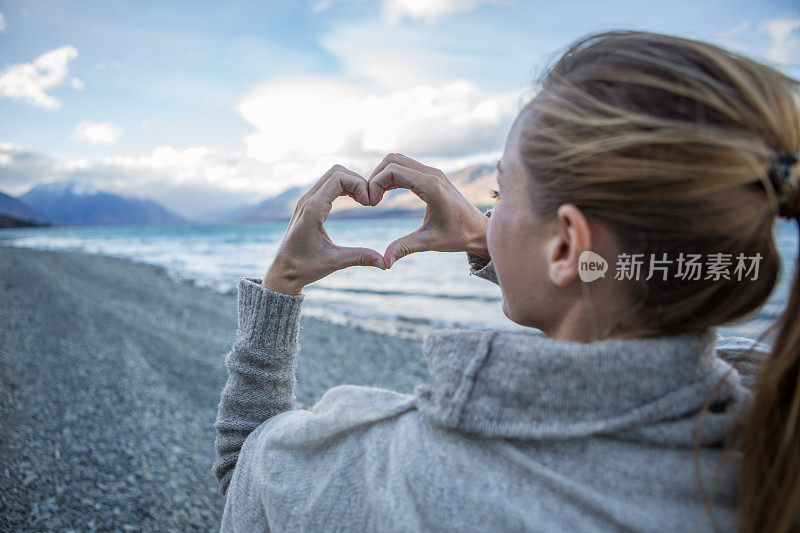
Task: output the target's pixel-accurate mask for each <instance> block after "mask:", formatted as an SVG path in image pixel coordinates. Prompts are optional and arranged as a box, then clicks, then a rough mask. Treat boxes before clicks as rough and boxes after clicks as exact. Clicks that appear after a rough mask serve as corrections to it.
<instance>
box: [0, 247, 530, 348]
mask: <svg viewBox="0 0 800 533" xmlns="http://www.w3.org/2000/svg"><path fill="white" fill-rule="evenodd" d="M13 240H14V239H12V238H7V237H6V238H4V237H3V236H2V233H1V232H0V249H2V248H22V249H28V250H38V251H42V252H54V253H71V254H86V255H91V256H100V257H106V258H112V259H116V260H122V261H128V262H130V263H131V264H133V265H141V266H145V267H148V268H155V269H156V270H157V271H159V272H160V273H162V274H163V275H164V276H166V277H167V278H169V279H171V280H172V281H174V282H176V283H180V284H185V285H188V286H191V287H195V288H198V289H201V290H206V291H209V292H210V293H213V294H218V295H225V296H232V297H234V298H235V297H236V295H237V289H236V287H235V284H234V287H231V288H229V289H227V290H217V289H215V288H214V287H213V286H212V285H209V284H207V283H203V282H201V281H199V280H196V279H194V278H191V277H188V276H182V275H180V274H177V273H174V272H171V271H170V270H169V269H168V268H167V267H166V266H163V265H158V264H154V263H149V262H146V261H142V260H139V259H136V258H134V257H130V256H124V255H118V254H111V253H103V252H94V251H88V250H83V249H80V248H74V249H73V248H40V247H37V246H14V245H9V244H6V243H7V242H13ZM243 275H244V274H243ZM464 275H465V276H468V275H469V270H468V266H467V263H466V260H465V261H464ZM311 287H313V286H311ZM320 290H322V291H326V292H336V290H332V289H329V288H327V287H313V288H312V291H314V292H316V291H320ZM345 292H353V291H345ZM307 294H308V293H307ZM308 296H309V297H308V298H306V300H305V301H304V305H303V314H304V316H309V317H314V318H317V319H319V320H324V321H326V322H330V323H334V324H337V325H339V326H345V327H361V328H363V329H366V330H369V331H372V332H375V333H384V334H390V335H393V336H398V337H402V338H405V339H409V340H415V341H419V342H422V341H423V340H424V338H425V336H426V335H427V334H428V333H429V332H431V331H433V330H437V329H449V328H459V329H485V328H486V327H487V324H485V323H481V322H464V321H458V320H447V319H444V318H428V317H415V316H404V315H402V314H399V313H398V314H395V313H386V312H376V311H374V310H370V311H368V312H365V311H364V310H363V309H361V308H359V307H357V306H355V305H352V304H350V303H349V302H346V303H345V302H331V301H327V300H324V299H320V298H314V297H313V295H311V294H308ZM471 299H480V297H476V298H471ZM491 327H492V328H494V329H499V330H503V331H510V332H514V331H519V330H520V329H529V328H522V326H518V325H516V324H514V323H512V322H511V321H508V324H507V325H503V324H499V325H498V324H492V325H491Z"/></svg>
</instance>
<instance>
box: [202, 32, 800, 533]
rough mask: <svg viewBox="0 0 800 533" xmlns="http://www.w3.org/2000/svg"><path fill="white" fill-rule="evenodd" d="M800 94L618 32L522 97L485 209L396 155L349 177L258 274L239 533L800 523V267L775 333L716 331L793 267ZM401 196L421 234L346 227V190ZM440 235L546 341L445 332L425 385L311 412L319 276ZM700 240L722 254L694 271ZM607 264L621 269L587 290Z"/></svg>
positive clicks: (235, 450) (245, 296)
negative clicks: (336, 237)
mask: <svg viewBox="0 0 800 533" xmlns="http://www.w3.org/2000/svg"><path fill="white" fill-rule="evenodd" d="M797 97H798V82H797V81H796V80H793V79H791V78H788V77H786V76H784V75H782V74H780V73H779V72H777V71H775V70H773V69H771V68H769V67H766V66H764V65H761V64H759V63H756V62H754V61H752V60H750V59H747V58H744V57H742V56H739V55H736V54H733V53H731V52H728V51H726V50H723V49H721V48H718V47H716V46H712V45H710V44H705V43H701V42H697V41H692V40H686V39H681V38H677V37H672V36H667V35H660V34H653V33H645V32H634V31H617V32H607V33H602V34H596V35H591V36H589V37H587V38H584V39H582V40H580V41H578V42H576V43H575V44H573V45H572V46H571V47H570V48H569V49H568V50H567V52H566V53H564V54H563V56H562V57H561V58H560V59H559V60H558V61H557V62H556V64H555V65H554V66H553V67H552V68H550V69H549V71H548V72H547V73H546V76H545V77H544V79H543V81H542V83H541V88H540V90H539V92H538V93H537V95H536V96H535V98H533V99H532V100H531V101H530V103H528V104H527V105H526V106H525V107H524V109H523V110H522V111H521V112H520V114H519V116H518V117H517V119H516V121H515V122H514V125H513V126H512V128H511V131H510V132H509V136H508V140H507V143H506V146H505V151H504V153H503V156H502V159H501V161H500V162H499V165H498V168H499V174H498V184H499V194H498V196H499V200H498V202H497V204H496V205H495V206H494V207H493V208H492V210H491V211H490V212H487V213H486V215H487V216H488V217H485V216H483V214H482V213H481V212H480V211H478V210H477V209H476V208H474V207H473V206H472V205H471V204H470V203H469V202H468V201H466V200H465V199H464V198H463V197H462V196H461V195H460V194H459V193H458V191H457V190H456V189H455V188H454V187H453V185H452V184H451V183H450V182H449V181H448V179H447V178H446V176H445V175H444V174H443V173H442V172H440V171H438V170H436V169H433V168H430V167H427V166H425V165H422V164H420V163H418V162H416V161H414V160H412V159H409V158H407V157H404V156H401V155H397V154H392V155H390V156H388V157H387V158H386V159H385V160H384V161H383V162H382V163H381V164H380V165H379V166H378V167H377V168H376V169H375V171H374V172H373V173H372V175H371V176H370V178H369V179H368V180H366V179H364V178H362V177H361V176H359V175H357V174H356V173H353V172H350V171H349V170H347V169H344V168H342V167H338V166H337V167H334V168H333V169H331V171H329V172H328V173H327V174H326V175H325V176H323V177H322V178H321V179H320V180H319V181H318V182H317V183H316V184H315V185H314V187H312V188H311V190H309V191H308V192H307V193H306V194H305V196H303V198H301V199H300V201H299V202H298V205H297V209H296V211H295V213H294V216H293V217H292V220H291V222H290V223H289V228H288V230H287V232H286V235H285V237H284V240H283V242H282V244H281V247H280V249H279V251H278V253H277V255H276V257H275V259H274V261H273V262H272V264H271V265H270V267H269V269H268V271H267V273H266V275H265V277H264V279H263V280H259V279H246V278H242V279H241V280H240V284H239V303H238V305H239V308H238V309H239V324H238V326H239V327H238V334H237V340H236V342H235V343H234V345H233V348H232V350H231V351H230V353H229V354H228V355H227V358H226V362H227V366H228V369H229V379H228V382H227V384H226V386H225V389H224V390H223V393H222V398H221V401H220V405H219V413H218V417H217V421H216V424H215V425H216V428H217V430H218V437H217V443H216V445H217V461H216V464H215V472H216V475H217V477H218V479H219V481H220V487H221V490H222V493H223V494H227V502H226V506H225V512H224V517H223V524H222V526H223V529H224V530H242V531H249V530H256V529H266V528H267V527H269V528H270V529H279V530H284V529H285V530H323V529H324V530H328V529H337V530H339V529H342V530H464V529H468V530H476V529H481V530H482V529H489V528H491V529H493V530H498V529H499V530H553V531H564V530H569V531H571V530H619V529H634V530H649V531H689V530H696V529H700V530H711V529H719V530H724V531H730V530H735V529H737V527H738V528H739V529H741V530H745V531H752V530H768V531H787V530H790V529H796V528H798V527H800V520H798V509H800V448H799V447H798V446H797V444H796V440H795V439H797V437H798V432H797V430H798V416H800V415H799V414H798V410H799V409H800V392H798V375H799V370H800V369H799V368H798V366H799V365H800V287H798V283H799V282H800V280H799V279H798V276H797V273H795V279H794V285H793V286H792V293H791V296H790V298H789V303H788V308H787V309H786V311H785V313H784V314H783V316H782V317H781V318H780V320H779V321H778V323H777V325H778V326H780V329H779V332H778V335H777V339H776V340H775V342H774V345H773V347H772V349H771V350H770V349H769V347H767V346H765V345H763V344H761V343H752V342H747V341H746V340H745V339H740V338H722V337H720V336H719V335H718V334H717V331H716V327H717V326H719V325H722V324H726V323H728V322H731V321H733V320H736V319H740V318H742V317H746V318H751V317H752V316H753V313H755V312H757V311H758V309H759V308H760V307H761V306H762V305H763V304H764V302H765V301H766V300H767V297H768V296H769V294H770V292H771V291H772V289H773V286H774V285H775V282H776V280H777V276H778V272H779V268H780V263H779V256H778V253H777V251H776V248H775V243H774V240H773V236H772V229H773V226H774V224H775V221H776V218H777V216H779V215H780V216H783V217H786V218H793V219H796V218H797V217H798V207H799V206H798V204H800V199H799V198H798V196H799V195H798V183H797V181H798V180H797V176H798V173H799V172H800V168H798V166H800V165H798V164H797V151H798V147H800V111H799V110H798V100H797V99H796V98H797ZM397 187H402V188H407V189H410V190H412V191H413V192H414V193H415V194H417V196H419V197H420V198H421V199H422V200H424V201H425V202H426V203H427V206H428V208H427V212H426V215H425V220H424V223H423V226H422V227H421V228H420V229H419V230H418V231H416V232H414V233H412V234H410V235H408V236H405V237H403V238H401V239H398V240H397V241H395V242H394V243H392V244H391V245H390V246H389V247H388V248H387V250H386V254H385V256H381V255H380V254H378V253H377V252H375V251H374V250H370V249H367V248H340V247H337V246H335V245H333V243H331V241H330V239H328V237H327V235H326V234H325V230H324V229H323V227H322V222H323V221H324V220H325V218H326V216H327V215H328V213H329V212H330V208H331V202H332V201H333V200H334V199H335V198H336V197H338V196H340V195H344V194H347V195H349V196H351V197H353V198H354V199H356V200H357V201H358V202H360V203H362V204H363V205H365V206H369V205H376V204H378V203H379V202H380V201H381V198H382V197H383V194H384V192H385V191H387V190H390V189H393V188H397ZM424 250H437V251H449V252H452V251H465V252H467V254H468V255H467V258H468V259H469V265H470V272H471V273H473V274H476V275H479V276H481V277H484V278H486V279H489V280H492V281H494V282H496V283H498V284H499V285H500V288H501V290H502V295H503V311H504V313H505V314H506V316H508V318H510V319H511V320H513V321H514V322H516V323H518V324H521V325H524V326H529V327H531V328H537V329H540V330H541V331H542V332H544V335H542V334H541V333H538V332H531V333H530V334H528V333H516V332H515V333H511V332H501V331H495V330H486V331H473V330H460V329H452V330H440V331H436V332H433V333H432V334H430V335H429V336H428V337H427V338H426V339H425V342H424V344H423V350H424V353H425V356H426V358H427V360H428V365H429V368H430V371H431V383H430V384H425V385H419V386H418V387H417V388H416V389H415V391H414V394H410V395H407V394H400V393H397V392H392V391H388V390H382V389H377V388H370V387H356V386H351V385H345V386H340V387H335V388H333V389H331V390H329V391H328V392H327V393H326V394H325V395H324V397H323V398H322V399H321V400H320V402H319V403H318V404H317V405H316V406H314V408H313V409H311V410H303V409H295V408H294V403H293V402H294V395H293V386H294V383H295V378H294V360H295V357H296V355H297V352H298V350H299V348H300V346H299V344H298V330H299V323H298V322H299V315H300V308H301V304H302V301H303V298H304V295H303V293H302V287H303V286H304V285H306V284H308V283H311V282H313V281H315V280H317V279H320V278H322V277H324V276H325V275H327V274H329V273H331V272H333V271H335V270H338V269H341V268H345V267H347V266H352V265H363V266H367V265H370V264H372V263H373V262H374V263H375V264H376V265H377V266H379V267H381V268H383V267H384V266H385V267H386V268H390V267H391V265H392V263H393V261H394V260H395V259H396V258H400V257H403V256H405V255H407V254H409V253H413V252H419V251H424ZM589 252H591V253H589ZM592 254H597V255H592ZM700 254H703V258H702V260H703V261H706V263H700V264H701V266H702V265H705V266H707V267H708V271H707V272H706V271H703V272H702V274H701V275H694V274H692V275H687V272H690V269H689V267H690V266H692V265H694V266H696V265H697V264H698V263H697V261H696V259H697V256H698V255H700ZM598 255H599V256H601V258H602V259H603V260H605V261H607V262H608V264H609V266H608V271H607V273H606V275H605V276H601V277H599V278H597V279H596V280H594V281H583V274H585V273H586V272H588V269H589V268H590V267H593V266H594V267H597V266H599V265H602V261H600V260H598V258H597V256H598ZM582 257H583V258H582ZM587 258H590V259H591V261H590V260H588V259H587ZM614 258H617V261H616V262H615V261H614ZM642 259H643V260H644V261H643V263H642V264H643V265H644V267H645V268H644V269H642V272H641V275H640V276H634V275H631V274H632V273H634V272H635V269H630V268H628V267H630V266H632V265H634V266H635V264H636V261H637V260H642ZM384 261H385V263H384ZM725 261H727V266H729V267H730V268H727V269H723V268H721V267H722V266H726V263H725ZM620 264H622V265H623V268H620ZM743 265H744V266H747V269H746V271H745V269H744V268H743ZM753 265H756V266H757V267H758V270H757V271H754V270H753V268H752V266H753ZM648 266H649V267H658V268H650V269H649V271H648V269H647V267H648ZM615 267H616V268H615ZM615 271H616V275H613V276H612V275H611V274H612V273H614V272H615ZM743 272H744V273H745V274H746V277H742V276H741V274H742V273H743ZM620 273H621V274H620ZM645 274H647V275H645ZM387 275H389V273H387ZM589 279H590V278H589ZM751 345H752V346H751ZM747 348H750V349H749V350H748V349H747ZM753 352H755V356H753ZM755 371H757V375H756V373H755ZM751 389H752V390H751Z"/></svg>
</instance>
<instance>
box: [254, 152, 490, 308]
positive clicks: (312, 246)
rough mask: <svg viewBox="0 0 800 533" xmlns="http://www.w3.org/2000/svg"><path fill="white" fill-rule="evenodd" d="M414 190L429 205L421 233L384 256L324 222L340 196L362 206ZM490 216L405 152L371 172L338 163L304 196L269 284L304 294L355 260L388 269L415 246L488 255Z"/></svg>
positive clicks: (415, 249) (403, 239)
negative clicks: (339, 237) (338, 235)
mask: <svg viewBox="0 0 800 533" xmlns="http://www.w3.org/2000/svg"><path fill="white" fill-rule="evenodd" d="M398 188H402V189H409V190H410V191H412V192H413V193H414V194H416V195H417V196H418V197H419V198H420V199H421V200H422V201H424V202H425V204H426V206H427V207H426V210H425V218H424V219H423V221H422V225H421V226H420V227H419V228H418V229H417V230H415V231H413V232H411V233H409V234H408V235H404V236H403V237H400V238H399V239H396V240H395V241H393V242H392V243H391V244H389V246H388V247H387V248H386V251H385V252H384V254H383V255H381V254H380V253H378V252H377V251H375V250H373V249H371V248H359V247H343V246H338V245H336V244H334V242H333V241H332V240H331V238H330V237H329V236H328V233H327V232H326V231H325V227H324V226H323V224H324V222H325V220H326V219H327V218H328V215H329V214H330V212H331V208H332V206H333V201H334V200H335V199H336V198H338V197H340V196H345V195H347V196H350V197H351V198H353V199H354V200H355V201H357V202H358V203H360V204H361V205H364V206H367V207H372V206H376V205H378V204H379V203H380V201H381V199H382V198H383V195H384V193H385V192H386V191H389V190H392V189H398ZM487 225H488V217H486V216H484V214H483V213H481V211H480V210H479V209H478V208H477V207H475V206H474V205H472V203H471V202H470V201H469V200H467V199H466V198H465V197H464V196H463V195H462V194H461V193H460V192H459V191H458V189H456V187H455V186H454V185H453V184H452V183H451V182H450V180H449V179H448V178H447V176H445V174H444V173H443V172H442V171H441V170H438V169H435V168H432V167H428V166H425V165H423V164H421V163H419V162H417V161H415V160H413V159H411V158H410V157H406V156H404V155H401V154H389V155H387V156H386V157H385V158H384V159H383V161H381V163H380V164H379V165H378V166H377V167H376V168H375V170H374V171H373V172H372V175H371V176H370V178H369V179H368V180H367V179H364V178H363V177H362V176H360V175H359V174H357V173H356V172H353V171H351V170H348V169H347V168H345V167H343V166H341V165H334V166H333V167H332V168H331V169H330V170H329V171H328V172H326V173H325V175H323V176H322V177H321V178H320V179H319V180H318V181H317V182H316V183H315V184H314V185H313V186H312V187H311V188H310V189H309V190H308V191H307V192H306V193H305V194H304V195H303V196H302V197H301V198H300V200H299V201H298V202H297V206H296V207H295V210H294V213H293V214H292V218H291V220H290V221H289V227H288V228H287V230H286V234H285V235H284V237H283V241H282V242H281V244H280V246H279V247H278V252H277V254H276V255H275V258H274V260H273V261H272V264H270V266H269V269H268V270H267V274H266V275H265V276H264V280H263V282H262V286H263V287H265V288H267V289H270V290H272V291H276V292H282V293H285V294H294V295H299V294H300V293H301V290H302V288H303V287H304V286H306V285H308V284H309V283H313V282H314V281H317V280H319V279H322V278H324V277H325V276H327V275H329V274H331V273H333V272H335V271H337V270H341V269H343V268H347V267H350V266H374V267H377V268H380V269H383V270H385V269H387V268H390V267H391V266H392V264H393V263H394V262H395V261H396V260H397V259H400V258H402V257H405V256H406V255H408V254H411V253H414V252H423V251H438V252H462V251H467V252H473V253H477V254H479V255H483V256H484V257H488V251H487V249H486V226H487Z"/></svg>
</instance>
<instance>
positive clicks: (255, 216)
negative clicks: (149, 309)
mask: <svg viewBox="0 0 800 533" xmlns="http://www.w3.org/2000/svg"><path fill="white" fill-rule="evenodd" d="M447 177H448V179H449V180H450V181H451V182H452V183H453V184H454V185H455V186H456V188H457V189H458V190H459V191H460V192H461V194H463V195H464V196H465V197H466V198H467V199H468V200H469V201H470V202H472V203H473V204H474V205H476V206H478V207H480V208H484V207H487V206H489V205H492V199H491V198H492V197H491V194H490V192H489V189H491V188H497V170H496V169H495V167H494V165H473V166H471V167H467V168H465V169H462V170H459V171H457V172H453V173H452V174H448V175H447ZM311 185H312V184H308V185H307V186H304V187H292V188H290V189H287V190H285V191H283V192H281V193H280V194H277V195H275V196H271V197H269V198H267V199H266V200H262V201H261V202H260V203H258V204H256V205H255V206H252V207H251V208H250V210H249V211H247V212H244V213H242V212H241V211H235V212H231V216H230V217H229V218H228V219H227V220H225V221H227V222H253V221H267V220H287V219H289V218H291V217H292V213H293V212H294V208H295V206H296V205H297V201H298V200H299V199H300V197H301V196H302V195H303V194H304V193H305V192H306V191H307V190H308V189H309V188H310V187H311ZM240 209H241V208H240ZM424 213H425V202H423V201H422V200H420V199H419V198H418V197H417V195H415V194H414V193H413V192H411V191H409V190H407V189H392V190H391V191H389V192H387V193H386V194H385V195H384V197H383V199H382V200H381V203H379V204H378V205H376V206H374V207H364V206H362V205H361V204H359V203H358V202H356V201H355V200H353V199H352V198H350V197H349V196H342V197H340V198H337V199H336V200H335V201H334V202H333V208H332V209H331V214H330V215H329V217H328V218H331V219H335V218H383V217H396V216H421V215H423V214H424Z"/></svg>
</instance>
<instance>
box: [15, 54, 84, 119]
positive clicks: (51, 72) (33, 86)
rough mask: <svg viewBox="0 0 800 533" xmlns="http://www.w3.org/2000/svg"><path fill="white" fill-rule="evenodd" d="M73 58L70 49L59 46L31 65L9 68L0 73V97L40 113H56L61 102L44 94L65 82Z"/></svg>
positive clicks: (25, 64) (23, 64) (76, 55)
mask: <svg viewBox="0 0 800 533" xmlns="http://www.w3.org/2000/svg"><path fill="white" fill-rule="evenodd" d="M76 57H78V51H77V50H76V49H75V47H74V46H62V47H61V48H56V49H55V50H50V51H49V52H45V53H44V54H42V55H40V56H39V57H37V58H36V59H35V60H34V61H33V62H32V63H21V64H17V65H11V66H10V67H8V68H6V69H5V70H4V71H2V72H0V95H1V96H5V97H8V98H15V99H18V100H24V101H26V102H27V103H29V104H31V105H34V106H37V107H42V108H44V109H49V110H55V109H58V108H59V107H61V101H60V100H58V99H57V98H55V97H54V96H52V95H49V94H47V91H48V90H50V89H53V88H55V87H58V86H60V85H62V84H63V83H64V82H65V81H66V79H67V76H68V75H69V62H70V61H71V60H72V59H75V58H76Z"/></svg>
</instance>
